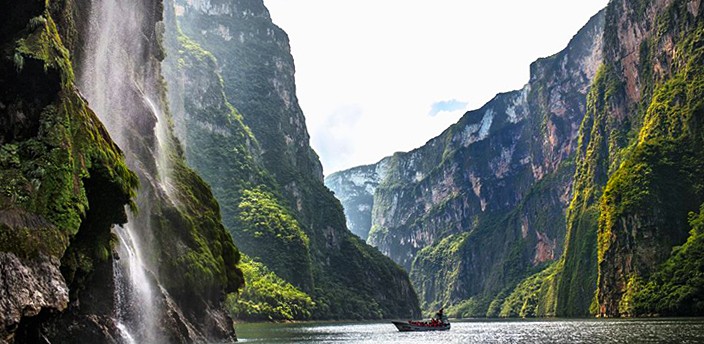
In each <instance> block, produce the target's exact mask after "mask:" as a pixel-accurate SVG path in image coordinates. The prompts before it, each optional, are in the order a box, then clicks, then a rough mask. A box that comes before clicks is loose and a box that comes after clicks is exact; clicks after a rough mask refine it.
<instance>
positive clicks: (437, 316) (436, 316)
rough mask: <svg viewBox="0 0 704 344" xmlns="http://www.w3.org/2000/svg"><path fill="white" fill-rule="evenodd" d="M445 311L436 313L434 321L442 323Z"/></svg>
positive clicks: (441, 310)
mask: <svg viewBox="0 0 704 344" xmlns="http://www.w3.org/2000/svg"><path fill="white" fill-rule="evenodd" d="M443 310H444V307H443V308H440V310H439V311H438V312H437V313H435V317H434V318H433V320H437V321H438V322H442V320H443V316H444V314H443Z"/></svg>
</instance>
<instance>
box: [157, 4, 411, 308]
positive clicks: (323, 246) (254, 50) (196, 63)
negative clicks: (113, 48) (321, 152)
mask: <svg viewBox="0 0 704 344" xmlns="http://www.w3.org/2000/svg"><path fill="white" fill-rule="evenodd" d="M175 4H176V5H177V6H181V7H182V9H183V12H182V15H181V16H180V17H176V14H175V12H174V11H173V9H169V8H167V16H166V20H167V22H168V21H170V20H172V21H173V22H172V23H170V24H169V23H167V25H174V27H175V26H176V25H179V26H180V27H181V29H182V30H183V32H182V34H179V35H180V36H178V37H176V36H172V37H169V35H170V33H169V31H168V30H167V36H166V41H167V50H168V51H170V52H169V54H167V56H168V57H167V60H166V62H167V63H166V65H167V66H168V67H166V68H167V69H168V72H167V81H168V82H169V88H170V89H169V93H170V95H169V96H170V107H171V109H172V111H173V112H174V124H175V128H176V133H177V135H178V136H179V139H180V140H181V141H182V142H184V151H185V156H186V158H187V160H188V162H189V164H191V165H192V166H193V167H194V169H196V170H197V171H199V173H201V174H202V175H203V178H204V179H205V180H206V181H207V182H208V183H210V184H211V185H212V187H213V194H214V195H215V197H216V198H217V199H218V201H219V202H220V204H221V206H222V215H223V222H224V223H225V225H226V226H227V228H228V229H229V230H230V232H231V233H232V235H233V237H234V239H235V242H236V243H237V244H238V245H239V246H241V248H242V250H243V252H244V253H245V254H247V255H248V256H249V257H251V258H252V260H253V261H256V262H259V263H262V264H264V265H265V266H266V267H267V269H268V271H270V272H271V273H274V274H276V276H278V277H280V278H281V279H282V280H283V281H285V282H287V283H290V284H291V285H293V286H295V287H296V288H299V289H300V290H301V291H303V292H305V293H307V294H308V295H310V297H311V298H312V300H313V301H314V302H315V304H316V307H315V308H312V309H309V311H310V315H307V314H306V313H305V312H290V316H292V317H294V318H300V319H305V318H308V317H309V316H310V317H312V318H318V319H345V318H346V319H350V318H355V319H362V318H380V317H392V316H408V317H411V316H413V314H414V313H417V310H418V307H417V300H416V296H415V292H414V291H413V289H412V288H411V287H410V283H409V281H408V278H407V276H406V275H405V273H404V272H403V270H401V269H400V268H398V267H397V266H395V265H394V264H393V263H392V262H391V261H390V260H388V258H386V257H384V256H383V255H381V254H380V253H378V252H376V251H375V250H374V249H373V248H371V247H369V246H367V245H366V244H364V243H362V242H360V241H359V240H358V239H356V238H355V237H353V236H352V235H351V234H350V233H348V231H347V230H346V228H345V218H344V214H343V213H342V208H341V206H340V204H339V202H338V201H337V200H336V199H335V198H334V196H333V194H332V193H331V192H330V191H329V190H328V189H327V188H325V187H324V186H323V184H322V171H321V167H320V162H319V161H318V160H317V156H316V154H315V152H314V151H313V150H312V149H311V148H310V145H309V142H308V140H309V138H308V134H307V132H306V129H305V122H304V121H305V119H304V117H303V113H302V112H301V110H300V108H299V107H298V104H297V101H296V98H295V85H294V80H293V61H292V58H291V56H290V52H289V51H288V41H287V38H286V35H285V33H283V31H281V29H279V28H278V27H276V26H275V25H273V23H271V18H270V17H269V16H268V12H267V10H266V8H265V7H264V5H263V3H262V2H261V1H234V2H232V3H228V4H224V5H223V7H222V8H220V9H219V10H218V11H215V12H213V13H205V12H203V11H201V9H200V8H199V7H198V6H194V5H193V4H192V3H187V2H184V1H175ZM176 20H178V23H176ZM222 30H225V31H226V32H227V34H224V33H223V32H225V31H222ZM175 32H176V31H173V32H172V34H174V35H175ZM186 36H187V37H188V38H186ZM234 43H236V44H234ZM206 51H207V52H206ZM211 53H212V55H211ZM216 59H217V60H216ZM220 75H222V77H220ZM230 103H232V104H234V105H235V107H237V110H234V108H233V107H232V106H231V105H229V104H230ZM267 276H269V274H268V273H266V274H264V273H262V274H258V273H255V274H251V275H250V278H254V280H251V281H248V282H247V283H253V284H257V285H265V284H267V283H268V282H267V281H266V280H265V279H266V278H269V277H267ZM259 290H260V291H262V292H264V293H265V292H266V290H268V289H266V288H259ZM249 297H256V300H255V299H252V300H248V298H249ZM277 298H278V296H276V295H269V296H266V297H262V296H261V293H260V295H259V296H255V294H250V293H247V292H245V293H244V294H243V295H242V296H241V297H240V299H239V300H240V302H244V303H246V302H252V303H253V304H261V303H262V302H269V301H266V300H270V301H272V302H273V300H276V299H277ZM301 305H303V306H302V307H308V304H306V303H301ZM274 308H276V307H275V306H273V305H272V309H274ZM237 312H238V313H237V314H239V315H240V316H245V317H249V316H252V317H254V318H260V317H262V316H263V315H261V314H258V313H257V312H256V311H253V310H251V309H250V310H248V311H240V310H238V311H237ZM272 312H274V311H272ZM265 313H271V312H269V311H267V312H265ZM274 313H277V312H274ZM283 313H286V312H283ZM265 316H266V317H269V316H271V317H272V318H277V317H282V318H286V317H288V315H282V314H281V313H279V314H278V315H265Z"/></svg>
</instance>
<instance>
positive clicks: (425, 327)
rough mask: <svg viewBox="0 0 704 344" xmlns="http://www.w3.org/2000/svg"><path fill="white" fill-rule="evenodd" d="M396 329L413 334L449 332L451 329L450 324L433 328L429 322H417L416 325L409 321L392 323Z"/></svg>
mask: <svg viewBox="0 0 704 344" xmlns="http://www.w3.org/2000/svg"><path fill="white" fill-rule="evenodd" d="M392 323H393V324H394V325H396V328H397V329H398V330H399V331H401V332H413V331H447V330H449V329H450V323H444V324H440V325H439V326H432V325H430V323H427V322H417V323H416V324H414V323H411V322H409V321H392Z"/></svg>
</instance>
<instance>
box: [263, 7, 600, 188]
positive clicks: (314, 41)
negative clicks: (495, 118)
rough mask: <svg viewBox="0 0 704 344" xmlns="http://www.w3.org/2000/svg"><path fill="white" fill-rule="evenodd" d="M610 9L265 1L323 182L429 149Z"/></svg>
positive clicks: (522, 81) (513, 87) (523, 80)
mask: <svg viewBox="0 0 704 344" xmlns="http://www.w3.org/2000/svg"><path fill="white" fill-rule="evenodd" d="M607 2H608V0H587V1H584V0H530V1H526V0H498V1H497V0H494V1H476V0H475V1H473V0H264V3H265V5H266V7H267V8H268V9H269V11H270V13H271V17H272V19H273V21H274V23H275V24H276V25H278V26H279V27H281V28H282V29H283V30H284V31H286V33H288V35H289V39H290V44H291V53H292V55H293V58H294V62H295V66H296V87H297V96H298V100H299V104H300V105H301V108H302V110H303V113H304V114H305V117H306V125H307V127H308V132H309V133H310V136H311V145H312V146H313V149H315V151H316V152H317V153H318V155H319V156H320V160H321V162H322V164H323V169H324V173H325V175H328V174H331V173H333V172H336V171H339V170H343V169H347V168H351V167H355V166H360V165H367V164H373V163H376V162H378V161H379V160H381V159H382V158H384V157H385V156H389V155H392V154H393V153H394V152H398V151H403V152H407V151H410V150H413V149H414V148H418V147H420V146H422V145H423V144H425V143H426V142H427V141H428V140H430V139H431V138H433V137H435V136H437V135H439V134H440V133H442V131H443V130H445V129H446V128H447V127H449V126H450V125H451V124H453V123H455V122H457V121H458V120H459V119H460V117H461V116H462V115H463V114H464V113H465V112H466V111H468V110H473V109H477V108H479V107H481V106H482V105H483V104H484V103H486V102H487V101H489V100H491V98H493V97H494V96H495V95H496V94H497V93H500V92H507V91H511V90H516V89H520V88H521V87H523V85H525V84H526V83H527V82H528V78H529V66H530V63H531V62H533V61H535V60H536V59H538V58H540V57H546V56H550V55H552V54H555V53H557V52H559V51H560V50H562V49H563V48H565V47H566V46H567V43H568V42H569V40H570V39H571V38H572V37H573V36H574V35H575V34H576V33H577V31H578V30H579V29H580V28H581V27H582V26H583V25H584V24H586V23H587V21H588V20H589V18H590V17H592V16H593V15H595V14H596V13H597V12H598V11H599V10H601V9H602V8H604V7H606V4H607Z"/></svg>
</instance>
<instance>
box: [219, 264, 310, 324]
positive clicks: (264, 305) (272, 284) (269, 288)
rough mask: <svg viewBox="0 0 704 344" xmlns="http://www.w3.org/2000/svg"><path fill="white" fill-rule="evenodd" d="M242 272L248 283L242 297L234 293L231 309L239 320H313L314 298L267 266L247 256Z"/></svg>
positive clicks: (229, 301) (229, 305) (230, 304)
mask: <svg viewBox="0 0 704 344" xmlns="http://www.w3.org/2000/svg"><path fill="white" fill-rule="evenodd" d="M240 269H242V271H243V272H244V278H245V281H247V284H246V285H245V287H244V289H243V290H242V292H241V293H240V294H239V295H236V294H230V296H229V297H228V308H229V311H230V313H231V314H232V315H233V317H235V318H236V319H247V320H305V319H310V317H311V315H312V313H313V310H314V309H315V303H314V302H313V300H312V299H311V298H310V296H309V295H308V294H306V293H304V292H303V291H301V290H300V289H298V288H296V287H294V286H293V285H292V284H291V283H288V282H286V281H285V280H283V279H281V278H280V277H279V276H277V275H276V274H274V273H273V272H271V271H270V270H269V269H268V268H267V267H266V266H264V264H261V263H259V262H256V261H253V260H252V259H250V258H248V257H246V256H245V257H243V259H242V261H241V263H240Z"/></svg>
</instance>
